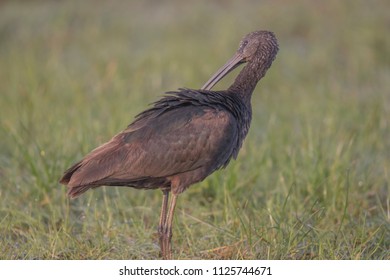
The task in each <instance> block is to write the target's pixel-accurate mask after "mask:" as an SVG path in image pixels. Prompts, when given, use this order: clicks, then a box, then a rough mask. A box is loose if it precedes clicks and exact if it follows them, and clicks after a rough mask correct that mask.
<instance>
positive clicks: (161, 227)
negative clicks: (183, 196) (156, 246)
mask: <svg viewBox="0 0 390 280" xmlns="http://www.w3.org/2000/svg"><path fill="white" fill-rule="evenodd" d="M168 200H169V190H163V201H162V206H161V213H160V222H159V224H158V237H159V241H160V242H159V243H160V248H161V252H164V251H165V249H164V242H163V240H164V231H165V224H166V221H167V214H168ZM163 255H164V253H163Z"/></svg>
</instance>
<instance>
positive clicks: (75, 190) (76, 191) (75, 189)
mask: <svg viewBox="0 0 390 280" xmlns="http://www.w3.org/2000/svg"><path fill="white" fill-rule="evenodd" d="M81 165H82V161H80V162H78V163H76V164H75V165H73V166H72V167H70V168H69V169H68V170H66V171H65V173H64V175H63V176H62V178H61V179H60V183H61V184H63V185H67V187H68V195H69V196H70V197H71V198H75V197H78V196H79V195H81V194H83V193H85V192H86V191H87V190H89V189H90V188H93V187H94V186H92V185H78V186H74V185H72V184H69V183H70V181H71V179H72V176H73V175H74V173H75V172H76V171H77V170H78V169H79V168H80V167H81Z"/></svg>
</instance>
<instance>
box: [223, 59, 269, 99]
mask: <svg viewBox="0 0 390 280" xmlns="http://www.w3.org/2000/svg"><path fill="white" fill-rule="evenodd" d="M270 66H271V64H270V63H267V62H265V61H263V60H261V59H259V60H255V61H252V62H249V63H248V64H247V65H245V67H244V68H243V69H242V70H241V72H240V73H239V74H238V76H237V77H236V79H235V80H234V83H233V84H232V85H231V86H230V87H229V89H228V90H229V91H232V92H235V94H238V95H240V97H241V98H242V99H243V100H244V102H245V103H248V102H250V99H251V97H252V93H253V91H254V89H255V88H256V85H257V83H258V82H259V81H260V79H261V78H263V77H264V75H265V73H266V72H267V70H268V68H269V67H270Z"/></svg>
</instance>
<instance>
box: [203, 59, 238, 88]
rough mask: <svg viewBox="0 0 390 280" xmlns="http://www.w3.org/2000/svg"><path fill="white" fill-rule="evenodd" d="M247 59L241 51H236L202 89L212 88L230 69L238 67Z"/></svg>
mask: <svg viewBox="0 0 390 280" xmlns="http://www.w3.org/2000/svg"><path fill="white" fill-rule="evenodd" d="M244 62H245V59H244V57H243V56H242V54H240V53H236V54H235V55H234V56H233V57H232V58H231V59H229V60H228V62H226V63H225V65H224V66H222V67H221V68H219V69H218V71H217V72H216V73H215V74H214V75H213V76H212V77H211V78H210V79H209V80H208V81H207V82H206V83H205V84H204V85H203V87H202V88H201V89H204V90H210V89H212V87H213V86H214V85H215V84H216V83H218V82H219V81H220V80H221V79H222V78H223V77H225V76H226V75H227V74H228V73H229V72H230V71H232V70H233V69H234V68H236V67H237V66H238V65H240V64H241V63H244Z"/></svg>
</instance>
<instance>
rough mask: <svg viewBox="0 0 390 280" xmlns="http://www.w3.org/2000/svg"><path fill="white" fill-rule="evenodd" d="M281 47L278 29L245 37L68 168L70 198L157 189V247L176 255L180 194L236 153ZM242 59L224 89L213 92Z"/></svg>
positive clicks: (169, 256) (165, 253)
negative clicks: (201, 79) (198, 79)
mask: <svg viewBox="0 0 390 280" xmlns="http://www.w3.org/2000/svg"><path fill="white" fill-rule="evenodd" d="M278 50H279V45H278V41H277V39H276V36H275V34H274V33H273V32H271V31H264V30H262V31H254V32H251V33H249V34H247V35H246V36H244V37H243V39H242V40H241V41H240V44H239V47H238V49H237V51H236V52H235V54H234V55H233V56H232V58H231V59H229V60H228V61H227V62H226V64H225V65H223V66H222V67H221V68H220V69H219V70H217V72H216V73H215V74H214V75H213V76H212V77H211V78H210V79H209V80H208V81H207V82H206V83H205V84H204V85H203V87H202V88H200V89H198V90H194V89H189V88H179V89H178V90H176V91H169V92H166V93H165V95H163V96H162V97H161V98H160V99H159V100H157V101H156V102H154V103H152V104H151V105H150V107H149V108H148V109H146V110H145V111H143V112H141V113H140V114H138V115H136V116H135V119H134V121H133V122H132V123H131V124H130V125H128V126H127V128H125V129H124V130H123V131H121V132H120V133H118V134H117V135H115V136H114V137H113V138H112V139H111V140H109V141H108V142H106V143H105V144H102V145H101V146H99V147H97V148H96V149H94V150H92V151H91V152H90V153H89V154H87V155H86V156H85V157H84V158H83V159H81V160H80V161H79V162H77V163H76V164H74V165H73V166H71V167H70V168H69V169H67V170H66V171H65V172H64V174H63V176H62V178H61V179H60V183H61V184H64V185H67V187H68V195H69V196H70V197H71V198H75V197H78V196H79V195H81V194H82V193H84V192H86V191H87V190H89V189H94V188H97V187H99V186H126V187H133V188H136V189H160V190H161V191H162V206H161V212H160V217H159V224H158V238H159V245H160V250H161V256H162V258H163V259H172V221H173V217H174V212H175V207H176V202H177V198H178V196H179V195H180V194H181V193H183V192H184V191H185V190H186V189H188V188H189V187H190V186H191V185H193V184H195V183H198V182H201V181H203V180H204V179H205V178H206V177H207V176H209V175H210V174H212V173H213V172H214V171H216V170H219V169H223V168H225V167H226V166H227V165H228V164H229V162H230V160H231V159H236V158H237V155H238V152H239V150H240V148H241V146H242V144H243V141H244V139H245V137H246V135H247V133H248V130H249V126H250V123H251V119H252V106H251V97H252V93H253V91H254V89H255V88H256V85H257V83H258V82H259V81H260V79H262V78H263V77H264V75H265V74H266V72H267V70H268V69H269V68H270V67H271V64H272V62H273V61H274V59H275V57H276V55H277V53H278ZM244 63H246V65H245V66H244V67H243V68H242V69H241V71H240V72H239V74H238V75H237V77H236V78H235V80H234V82H233V83H232V84H231V86H230V87H229V88H228V89H227V90H220V91H212V90H211V89H212V88H213V87H214V85H215V84H216V83H218V81H220V80H221V79H222V78H223V77H225V76H226V75H227V74H228V73H229V72H231V71H232V70H233V69H235V68H236V67H237V66H239V65H241V64H244ZM170 195H171V197H170Z"/></svg>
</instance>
